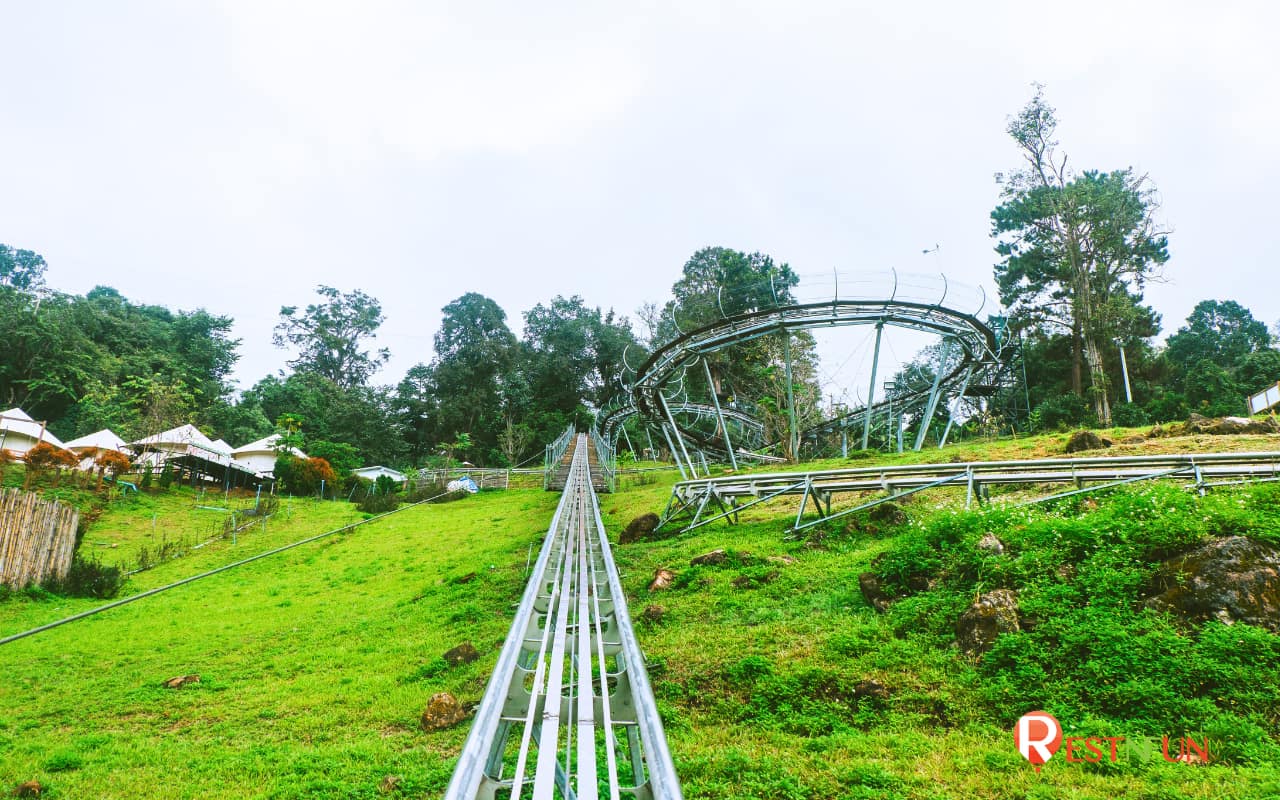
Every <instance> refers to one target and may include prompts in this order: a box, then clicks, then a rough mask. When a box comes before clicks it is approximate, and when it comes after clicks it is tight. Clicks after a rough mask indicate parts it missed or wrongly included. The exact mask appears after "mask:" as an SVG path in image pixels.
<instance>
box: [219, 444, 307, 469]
mask: <svg viewBox="0 0 1280 800" xmlns="http://www.w3.org/2000/svg"><path fill="white" fill-rule="evenodd" d="M279 442H280V434H278V433H273V434H271V435H270V436H268V437H266V438H263V439H259V440H258V441H256V442H249V443H248V444H246V445H244V446H243V447H237V448H236V449H234V450H232V451H231V457H232V458H233V459H235V461H236V463H237V464H241V465H243V466H244V467H246V468H248V469H251V470H253V471H254V472H255V473H257V474H258V475H259V476H261V477H263V478H271V477H274V476H275V469H276V456H278V455H279V452H278V451H277V450H276V445H277V444H278V443H279ZM288 452H289V455H291V456H294V457H295V458H306V457H307V454H306V453H304V452H302V451H301V450H299V449H298V448H296V447H290V448H289V450H288Z"/></svg>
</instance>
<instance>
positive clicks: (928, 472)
mask: <svg viewBox="0 0 1280 800" xmlns="http://www.w3.org/2000/svg"><path fill="white" fill-rule="evenodd" d="M1164 478H1167V479H1170V480H1183V481H1187V482H1188V483H1190V484H1191V487H1192V488H1194V489H1196V490H1197V491H1199V492H1201V493H1202V494H1203V493H1204V492H1205V491H1206V490H1207V489H1210V488H1213V487H1215V486H1226V485H1232V484H1236V483H1244V482H1251V481H1252V482H1262V481H1277V480H1280V452H1260V453H1191V454H1183V455H1156V456H1128V457H1093V458H1050V459H1034V460H1028V461H974V462H962V463H954V464H912V465H907V466H897V467H861V468H857V469H834V470H820V471H811V472H775V473H768V474H764V473H761V474H751V475H734V476H729V477H724V478H707V479H701V480H690V481H681V482H680V483H677V484H676V485H675V486H673V487H672V489H671V497H670V499H669V500H668V501H667V507H666V510H665V511H664V512H663V515H662V522H661V525H660V526H659V527H662V526H665V525H668V524H669V523H671V522H673V521H676V520H681V521H683V522H684V527H683V528H681V530H682V531H689V530H692V529H694V528H699V527H701V526H703V525H706V524H708V523H711V522H715V521H716V520H720V519H724V520H728V522H729V523H734V522H736V521H737V519H738V514H739V513H740V512H742V511H743V510H744V509H746V508H749V507H751V506H754V505H759V504H761V503H766V502H769V501H771V500H776V499H779V498H784V497H799V498H800V504H799V509H798V510H797V511H796V519H795V524H794V525H793V526H792V528H791V530H792V531H800V530H804V529H806V528H811V527H813V526H815V525H820V524H822V523H824V522H830V521H832V520H834V519H838V518H839V517H843V516H846V515H848V514H852V513H854V512H857V511H865V510H868V509H870V508H872V507H874V506H877V505H880V504H882V503H887V502H889V501H891V500H896V499H898V498H901V497H903V496H904V495H909V494H914V493H915V492H919V491H924V490H926V489H941V488H963V489H965V507H966V508H968V507H970V505H971V504H972V502H973V500H974V499H977V500H978V502H982V500H983V499H984V497H985V496H986V495H987V489H988V488H989V487H990V486H1026V487H1034V486H1036V485H1052V484H1059V485H1061V484H1068V485H1072V484H1074V486H1075V488H1074V489H1070V490H1067V491H1063V492H1055V493H1051V494H1048V495H1043V496H1041V497H1038V498H1035V499H1032V500H1028V501H1026V502H1024V503H1023V505H1029V504H1032V503H1042V502H1045V501H1048V500H1056V499H1059V498H1063V497H1069V496H1072V495H1077V494H1084V493H1087V492H1094V491H1098V490H1100V489H1107V488H1111V487H1115V486H1121V485H1124V484H1129V483H1137V482H1140V481H1148V480H1157V479H1164ZM877 491H881V492H885V496H883V497H879V498H876V499H873V500H869V501H867V502H863V503H858V504H855V505H854V506H852V507H845V508H833V500H834V499H835V497H836V496H837V495H841V494H844V495H849V494H852V493H861V492H877ZM810 501H812V509H813V511H814V514H815V515H816V516H811V517H810V518H809V519H805V512H806V511H807V510H809V508H810Z"/></svg>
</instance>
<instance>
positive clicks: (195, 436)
mask: <svg viewBox="0 0 1280 800" xmlns="http://www.w3.org/2000/svg"><path fill="white" fill-rule="evenodd" d="M165 444H185V445H190V446H192V447H196V448H199V449H201V450H208V451H210V452H213V453H217V454H218V455H221V456H229V455H231V451H230V450H224V449H222V448H220V447H218V445H216V444H214V442H213V440H212V439H210V438H209V437H208V436H205V435H204V434H203V433H201V432H200V429H199V428H197V427H196V426H195V425H179V426H178V427H176V428H173V429H171V430H167V431H164V432H163V433H157V434H155V435H154V436H148V437H146V438H145V439H139V440H138V441H136V442H130V443H129V445H130V446H131V447H147V446H152V447H154V446H157V445H165Z"/></svg>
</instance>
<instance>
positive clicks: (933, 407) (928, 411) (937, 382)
mask: <svg viewBox="0 0 1280 800" xmlns="http://www.w3.org/2000/svg"><path fill="white" fill-rule="evenodd" d="M950 355H951V339H943V340H942V357H941V358H939V359H938V371H937V373H936V374H935V375H934V376H933V388H932V389H930V390H929V402H928V404H927V405H926V406H925V409H924V419H922V420H920V431H919V432H918V433H917V434H916V443H915V446H914V447H912V448H911V449H912V450H919V449H920V448H922V447H924V437H925V435H926V434H928V433H929V424H930V423H931V422H933V412H935V411H937V410H938V389H939V388H940V387H941V386H942V373H944V372H946V371H947V357H948V356H950Z"/></svg>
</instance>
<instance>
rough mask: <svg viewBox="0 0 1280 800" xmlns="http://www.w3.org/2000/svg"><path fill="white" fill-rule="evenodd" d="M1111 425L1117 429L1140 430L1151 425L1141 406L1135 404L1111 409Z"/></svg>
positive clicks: (1125, 404) (1126, 404)
mask: <svg viewBox="0 0 1280 800" xmlns="http://www.w3.org/2000/svg"><path fill="white" fill-rule="evenodd" d="M1111 423H1112V424H1113V425H1115V426H1116V427H1119V428H1140V427H1142V426H1143V425H1150V424H1151V417H1149V416H1147V412H1146V411H1144V410H1143V408H1142V406H1140V405H1137V404H1135V403H1124V404H1121V405H1117V406H1113V407H1112V409H1111Z"/></svg>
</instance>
